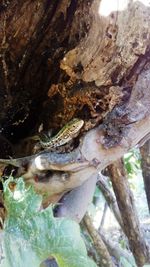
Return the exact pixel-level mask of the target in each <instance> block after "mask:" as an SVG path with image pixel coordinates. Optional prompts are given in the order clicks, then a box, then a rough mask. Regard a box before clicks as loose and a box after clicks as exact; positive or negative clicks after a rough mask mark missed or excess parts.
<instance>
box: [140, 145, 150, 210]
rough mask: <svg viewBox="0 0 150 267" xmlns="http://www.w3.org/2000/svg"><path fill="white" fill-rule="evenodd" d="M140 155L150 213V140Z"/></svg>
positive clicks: (141, 149) (141, 148)
mask: <svg viewBox="0 0 150 267" xmlns="http://www.w3.org/2000/svg"><path fill="white" fill-rule="evenodd" d="M140 153H141V167H142V174H143V179H144V185H145V192H146V197H147V203H148V207H149V211H150V140H148V141H147V142H146V143H145V144H144V145H143V146H142V147H140Z"/></svg>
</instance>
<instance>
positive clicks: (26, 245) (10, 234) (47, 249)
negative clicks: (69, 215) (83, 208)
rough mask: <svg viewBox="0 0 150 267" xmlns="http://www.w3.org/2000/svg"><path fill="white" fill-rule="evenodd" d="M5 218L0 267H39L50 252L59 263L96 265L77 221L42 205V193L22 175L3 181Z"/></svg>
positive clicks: (66, 266)
mask: <svg viewBox="0 0 150 267" xmlns="http://www.w3.org/2000/svg"><path fill="white" fill-rule="evenodd" d="M4 199H5V206H6V209H7V219H6V221H5V225H4V233H3V237H2V238H1V241H0V249H1V251H2V257H1V259H0V267H22V266H24V267H28V266H31V267H32V266H34V267H38V266H39V265H40V263H41V262H42V261H43V260H44V259H46V258H48V257H50V256H52V257H54V258H55V259H56V261H57V263H58V265H59V266H60V267H70V266H72V267H84V266H85V267H96V264H95V263H94V262H93V261H91V260H90V259H89V258H88V257H87V252H86V248H85V244H84V242H83V240H82V238H81V236H80V229H79V226H78V224H77V223H75V222H74V221H71V220H69V219H66V218H54V216H53V213H52V208H51V207H48V208H47V209H45V210H42V209H41V202H42V198H41V196H39V195H37V194H36V193H35V192H34V190H33V188H32V187H28V188H25V184H24V182H23V179H22V178H19V179H18V180H17V181H14V179H13V177H10V178H9V179H8V180H7V181H6V182H5V183H4Z"/></svg>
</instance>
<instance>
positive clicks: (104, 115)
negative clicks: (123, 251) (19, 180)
mask: <svg viewBox="0 0 150 267" xmlns="http://www.w3.org/2000/svg"><path fill="white" fill-rule="evenodd" d="M116 2H117V3H119V5H118V6H115V5H114V6H113V7H112V10H111V9H110V4H109V3H110V2H107V0H101V1H100V0H91V1H85V0H84V1H82V0H56V1H48V0H39V1H37V0H24V1H22V0H20V1H19V2H18V1H16V0H11V1H2V3H0V43H1V47H0V106H1V112H0V131H1V135H2V137H0V140H1V142H0V152H1V158H8V156H9V155H13V156H14V157H16V158H17V157H19V156H20V155H21V156H23V155H25V156H26V155H32V154H33V151H34V146H35V143H34V142H30V141H27V142H25V143H23V142H22V140H21V139H22V138H23V137H27V136H29V135H31V134H37V132H38V130H39V129H41V128H43V130H48V129H50V128H51V129H52V130H53V133H54V134H55V132H57V130H59V129H60V128H61V127H62V126H63V125H65V124H66V122H68V121H69V120H71V119H72V118H74V117H78V118H81V119H83V120H84V122H85V123H84V127H83V128H82V130H81V133H80V136H79V137H81V139H80V142H79V138H78V137H77V138H76V139H75V140H73V142H72V144H71V145H70V146H69V147H64V148H62V151H61V152H62V153H61V154H60V153H56V151H55V152H53V153H51V152H45V151H43V152H42V153H41V154H40V155H32V156H31V157H27V158H25V159H19V160H18V159H17V160H14V161H13V160H8V161H7V162H5V163H4V162H3V161H1V162H2V164H5V165H7V164H9V163H10V164H12V165H15V166H17V167H18V170H17V171H18V172H17V175H18V176H19V175H23V176H24V179H25V181H26V182H27V183H30V184H33V185H34V187H35V189H36V190H37V191H38V192H40V193H42V194H44V195H45V194H46V193H48V194H47V195H48V198H47V199H44V200H43V204H44V205H45V206H46V205H48V204H49V203H50V202H57V201H58V200H59V199H60V198H61V197H62V195H63V194H64V193H65V192H67V191H70V190H72V189H74V188H75V190H76V193H75V194H73V193H72V194H70V195H69V196H68V198H66V200H65V199H63V203H64V206H63V205H62V206H61V207H60V210H59V214H64V210H67V212H66V213H65V214H66V216H67V214H71V216H72V217H75V218H77V217H78V218H80V219H81V218H82V216H83V209H81V210H82V215H81V214H80V211H77V210H76V209H74V210H75V212H76V214H77V215H78V216H77V217H76V216H75V214H72V206H71V201H73V202H72V203H73V205H75V203H79V200H80V196H81V194H80V192H81V191H80V189H79V188H78V189H77V187H79V186H81V185H82V184H83V183H84V182H85V181H86V180H88V179H93V177H95V175H96V174H97V172H98V171H100V170H102V169H103V168H105V167H106V166H108V165H109V164H110V163H112V162H113V161H114V160H117V159H119V158H120V157H121V156H122V155H123V154H124V153H125V152H126V151H128V150H129V149H130V148H131V147H133V146H135V145H136V144H137V143H138V142H139V141H140V140H141V139H142V138H143V137H144V136H145V135H147V134H148V133H149V132H150V63H149V62H150V46H149V43H150V6H149V4H148V3H147V4H146V3H145V4H143V3H141V2H140V1H132V0H127V1H124V6H121V5H120V4H121V3H122V2H123V1H121V2H120V1H116ZM105 4H106V5H105ZM106 7H107V12H106V9H105V8H106ZM94 127H96V128H95V129H93V128H94ZM89 130H90V131H89ZM87 131H88V132H87ZM4 140H5V141H4ZM11 143H12V144H11ZM78 145H79V146H78ZM75 148H76V150H74V149H75ZM59 152H60V151H59ZM64 152H68V153H64ZM2 171H3V170H2ZM2 171H1V172H2ZM116 174H117V172H116ZM123 176H124V173H123V174H122V175H121V177H123ZM116 177H118V176H116ZM94 179H95V178H94ZM118 180H119V185H120V181H121V183H122V186H123V188H121V191H120V186H119V185H118V184H117V183H118ZM115 184H116V187H115ZM117 185H118V187H117ZM113 186H114V188H116V191H115V192H116V195H117V199H119V200H120V204H119V202H118V205H120V206H119V208H120V212H121V213H122V207H124V208H126V207H127V206H126V205H125V204H126V203H124V202H122V195H123V194H124V196H125V197H126V198H129V199H127V201H128V202H127V203H128V204H130V200H131V199H130V197H129V196H130V194H127V195H126V192H125V190H127V192H128V193H129V191H128V187H127V186H126V184H125V182H124V183H123V180H122V179H121V178H120V176H119V177H118V179H117V180H116V181H115V179H114V183H113ZM85 187H86V186H85ZM78 190H79V194H78V193H77V192H78ZM123 190H124V191H123ZM121 192H122V194H121V195H120V197H119V193H121ZM88 197H89V199H91V194H89V196H88ZM75 199H76V201H75ZM85 200H86V204H87V205H88V198H86V197H85ZM69 202H70V203H69ZM68 203H69V205H68ZM82 205H83V206H84V210H85V203H84V201H83V204H82ZM66 207H67V209H66ZM78 207H79V205H78ZM61 209H62V210H61ZM126 212H128V214H127V216H126V218H130V214H129V210H126ZM130 212H131V219H130V220H129V221H126V218H125V216H124V214H123V213H122V218H123V221H124V227H125V228H126V233H127V235H128V238H129V240H130V245H131V248H132V251H133V252H134V255H135V257H136V260H137V262H138V264H139V266H142V265H141V264H143V263H144V262H145V259H146V260H147V259H148V257H147V255H148V253H147V249H146V245H145V243H144V241H143V239H141V232H140V229H139V226H138V221H137V219H136V218H135V214H134V208H133V207H132V205H131V206H130ZM132 212H133V213H132ZM133 214H134V218H132V215H133ZM133 219H135V222H134V221H133ZM126 224H128V225H126ZM134 226H135V227H134ZM129 227H130V231H129ZM136 227H137V228H136ZM140 246H141V247H140ZM140 248H141V250H140ZM145 251H146V253H145ZM139 256H141V257H140V259H139Z"/></svg>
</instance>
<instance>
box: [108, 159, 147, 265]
mask: <svg viewBox="0 0 150 267" xmlns="http://www.w3.org/2000/svg"><path fill="white" fill-rule="evenodd" d="M109 171H110V176H111V181H112V186H113V189H114V192H115V195H116V198H117V202H118V206H119V209H120V213H121V216H122V221H123V224H124V231H125V234H126V235H127V237H128V240H129V245H130V249H131V251H132V252H133V255H134V257H135V260H136V263H137V266H141V267H142V266H143V265H144V264H145V263H146V262H149V261H150V251H149V248H148V245H147V244H146V241H145V240H144V237H143V233H142V230H141V228H140V223H139V220H138V216H137V213H136V209H135V205H134V200H133V195H132V193H131V191H130V189H129V184H128V180H127V177H126V172H125V169H124V165H123V162H122V161H121V160H120V161H119V160H118V161H117V162H115V163H113V164H112V165H110V166H109Z"/></svg>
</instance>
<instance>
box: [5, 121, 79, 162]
mask: <svg viewBox="0 0 150 267" xmlns="http://www.w3.org/2000/svg"><path fill="white" fill-rule="evenodd" d="M83 124H84V121H83V120H82V119H78V118H74V119H73V120H71V121H70V122H68V123H67V124H66V125H65V126H64V127H63V128H62V129H61V130H60V131H59V132H58V133H57V134H56V135H55V136H53V137H51V138H50V137H48V136H46V138H45V140H43V139H42V138H40V137H39V136H35V137H33V139H34V140H39V141H40V145H41V147H42V148H45V149H46V150H47V149H49V148H55V147H58V146H62V145H65V144H66V143H68V142H69V141H71V140H72V139H73V138H74V137H76V136H77V134H78V133H79V131H80V129H81V128H82V126H83ZM31 138H32V137H31ZM33 157H35V155H32V156H29V157H23V158H18V159H13V158H10V159H0V163H4V164H11V165H13V166H16V167H20V166H21V165H22V163H23V162H24V163H25V162H26V161H27V159H29V158H31V159H32V158H33Z"/></svg>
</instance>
